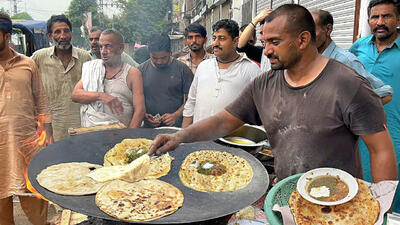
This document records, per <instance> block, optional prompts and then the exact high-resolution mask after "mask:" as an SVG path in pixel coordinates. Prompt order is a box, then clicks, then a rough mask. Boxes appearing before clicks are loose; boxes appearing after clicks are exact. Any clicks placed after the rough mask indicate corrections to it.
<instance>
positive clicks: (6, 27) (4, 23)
mask: <svg viewBox="0 0 400 225" xmlns="http://www.w3.org/2000/svg"><path fill="white" fill-rule="evenodd" d="M0 30H1V31H3V34H7V33H9V34H11V33H12V21H11V18H10V16H9V15H8V14H7V13H4V12H0Z"/></svg>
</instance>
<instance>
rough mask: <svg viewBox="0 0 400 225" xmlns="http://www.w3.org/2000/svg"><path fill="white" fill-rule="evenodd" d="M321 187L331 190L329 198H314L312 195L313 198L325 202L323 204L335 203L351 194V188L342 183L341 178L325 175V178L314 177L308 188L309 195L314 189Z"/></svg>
mask: <svg viewBox="0 0 400 225" xmlns="http://www.w3.org/2000/svg"><path fill="white" fill-rule="evenodd" d="M321 186H326V187H328V188H329V192H330V193H329V197H319V198H316V197H313V196H312V195H310V196H311V197H312V198H314V199H316V200H318V201H323V202H334V201H339V200H341V199H343V198H345V197H346V196H347V194H349V187H348V186H347V184H346V183H345V182H344V181H342V180H341V179H340V178H339V177H337V176H330V175H323V176H318V177H314V178H313V179H312V180H311V181H310V182H309V183H308V186H307V189H306V190H307V192H308V194H309V193H310V192H311V189H312V188H317V187H321Z"/></svg>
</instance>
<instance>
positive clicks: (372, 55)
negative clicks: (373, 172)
mask: <svg viewBox="0 0 400 225" xmlns="http://www.w3.org/2000/svg"><path fill="white" fill-rule="evenodd" d="M368 24H369V26H370V29H371V32H372V35H370V36H367V37H364V38H360V39H358V40H357V41H356V42H355V43H354V44H353V46H352V47H351V48H350V52H352V53H354V54H355V55H356V56H357V57H358V58H359V59H360V60H361V62H362V63H363V64H364V66H365V68H366V69H367V70H368V71H369V72H370V73H372V74H374V75H375V76H377V77H378V78H380V79H381V80H382V81H383V82H385V83H387V84H390V85H391V86H392V87H393V90H394V93H393V101H392V102H390V103H389V104H386V105H385V107H384V108H385V112H386V116H387V127H388V129H389V132H390V135H391V137H392V140H393V144H394V148H395V152H396V157H397V158H398V159H399V158H400V34H399V31H398V30H397V27H398V26H400V15H399V6H398V5H397V6H396V3H395V2H394V1H393V0H372V1H371V2H370V3H369V5H368ZM364 147H365V146H364ZM360 150H361V151H363V150H364V153H365V151H366V149H365V148H363V149H361V148H360ZM361 154H363V153H361ZM364 155H365V154H364ZM366 163H369V161H368V160H365V159H364V158H363V166H364V165H365V164H366ZM364 168H369V167H368V166H366V165H365V166H364ZM364 173H365V169H364ZM365 175H366V176H365V178H367V177H368V176H370V174H365ZM393 210H394V211H396V212H400V188H399V187H398V188H397V193H396V197H395V200H394V206H393Z"/></svg>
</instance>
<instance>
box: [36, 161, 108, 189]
mask: <svg viewBox="0 0 400 225" xmlns="http://www.w3.org/2000/svg"><path fill="white" fill-rule="evenodd" d="M100 167H101V165H97V164H91V163H86V162H71V163H61V164H57V165H52V166H49V167H47V168H46V169H44V170H42V171H41V172H40V173H39V174H38V175H37V177H36V180H37V181H38V182H39V184H40V185H41V186H42V187H44V188H46V189H48V190H50V191H52V192H54V193H57V194H62V195H89V194H94V193H96V192H97V191H98V190H99V189H100V188H101V186H103V184H104V183H101V182H97V181H94V180H93V179H91V178H89V177H87V176H86V175H87V174H88V173H89V172H90V171H91V170H94V169H96V168H100Z"/></svg>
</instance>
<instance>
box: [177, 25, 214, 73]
mask: <svg viewBox="0 0 400 225" xmlns="http://www.w3.org/2000/svg"><path fill="white" fill-rule="evenodd" d="M185 42H186V44H187V46H188V47H189V49H190V52H189V53H188V54H186V55H184V56H181V57H179V58H178V60H179V61H181V62H183V63H185V64H186V65H187V66H188V67H189V68H190V69H191V70H192V72H193V74H195V73H196V69H197V67H198V66H199V64H200V63H201V62H202V61H203V60H206V59H209V58H211V57H212V55H211V54H209V53H207V52H206V50H205V49H204V44H205V43H206V42H207V31H206V28H204V27H203V26H202V25H200V24H197V23H193V24H190V25H189V26H188V27H186V29H185Z"/></svg>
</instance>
